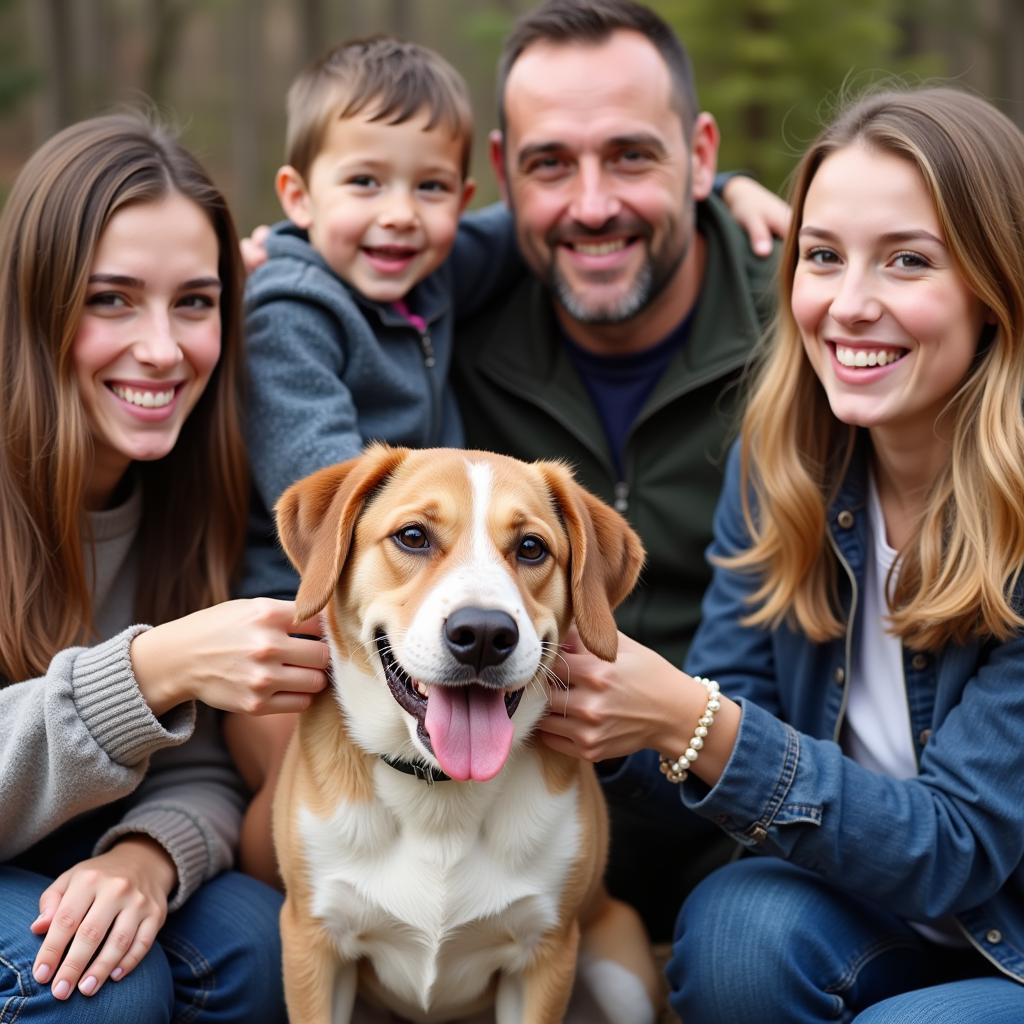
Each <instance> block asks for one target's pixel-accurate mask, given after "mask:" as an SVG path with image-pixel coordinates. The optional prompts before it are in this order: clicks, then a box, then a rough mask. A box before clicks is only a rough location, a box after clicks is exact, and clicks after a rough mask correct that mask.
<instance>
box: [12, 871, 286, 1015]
mask: <svg viewBox="0 0 1024 1024" xmlns="http://www.w3.org/2000/svg"><path fill="white" fill-rule="evenodd" d="M50 881H51V879H49V878H47V877H45V876H43V875H38V874H35V873H33V872H30V871H25V870H22V869H21V868H16V867H12V866H10V865H3V866H0V1024H171V1022H173V1024H193V1022H195V1024H229V1022H231V1024H234V1022H238V1024H242V1022H245V1024H284V1022H285V1021H286V1020H287V1017H286V1014H285V1008H284V992H283V989H282V983H281V942H280V937H279V931H278V913H279V911H280V908H281V896H280V894H279V893H277V892H275V891H274V890H273V889H271V888H270V887H269V886H266V885H264V884H263V883H262V882H257V881H256V880H255V879H253V878H249V877H247V876H246V875H241V874H238V873H237V872H233V871H232V872H226V873H225V874H222V875H218V876H217V877H216V878H213V879H211V880H210V881H209V882H207V883H206V884H205V885H203V886H201V887H200V888H199V889H198V891H196V892H195V893H193V895H192V897H191V898H190V899H189V900H188V902H187V903H186V904H185V906H184V907H182V908H181V909H180V910H177V911H175V912H174V913H172V914H169V915H168V917H167V920H166V922H165V923H164V926H163V928H162V929H161V930H160V934H159V935H158V936H157V942H156V943H155V944H154V945H153V947H152V948H151V949H150V951H149V952H148V953H147V954H146V956H145V957H144V959H143V960H142V963H140V964H139V965H138V967H136V968H135V970H134V971H132V972H131V974H129V975H128V976H127V977H125V978H124V979H122V980H121V981H118V982H114V981H110V980H108V981H107V982H106V983H105V984H104V985H103V987H102V988H101V989H100V990H99V992H97V993H96V995H94V996H88V997H87V996H83V995H82V994H81V993H80V992H78V991H77V989H76V990H75V991H73V992H72V994H71V997H70V998H69V999H67V1000H66V1001H64V1002H60V1001H58V1000H57V999H54V998H53V996H52V994H51V993H50V989H49V986H47V985H40V984H39V983H38V982H36V981H35V979H34V978H33V977H32V964H33V961H34V960H35V957H36V953H37V951H38V949H39V946H40V943H41V941H42V939H41V937H39V936H36V935H33V934H32V933H31V932H30V931H29V930H28V929H29V924H30V923H31V922H32V921H33V920H35V918H36V916H37V915H38V913H39V894H40V893H41V892H42V891H43V889H45V888H46V887H47V886H48V885H49V884H50Z"/></svg>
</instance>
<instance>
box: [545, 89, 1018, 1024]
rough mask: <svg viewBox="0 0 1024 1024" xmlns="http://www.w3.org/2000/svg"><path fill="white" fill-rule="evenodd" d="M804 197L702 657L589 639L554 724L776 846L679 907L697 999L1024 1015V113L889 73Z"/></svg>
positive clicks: (707, 1013) (715, 1011) (798, 189)
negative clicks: (615, 649)
mask: <svg viewBox="0 0 1024 1024" xmlns="http://www.w3.org/2000/svg"><path fill="white" fill-rule="evenodd" d="M792 200H793V226H792V228H791V231H790V233H789V236H788V238H787V240H786V245H785V249H784V253H783V260H782V264H781V272H780V273H781V284H782V287H781V296H780V298H781V301H780V308H779V315H778V323H777V326H776V328H775V330H774V333H773V334H772V336H771V337H770V339H769V340H768V343H767V346H766V348H765V351H764V355H763V359H762V360H761V363H760V365H759V367H758V370H757V373H756V375H755V378H754V382H753V388H752V391H751V394H750V399H749V404H748V405H747V408H746V412H745V415H744V418H743V422H742V429H741V435H740V439H739V442H738V444H737V446H736V448H735V450H734V451H733V453H732V455H731V457H730V460H729V466H728V471H727V475H726V484H725V488H724V491H723V494H722V497H721V500H720V503H719V506H718V511H717V514H716V521H715V539H714V542H713V544H712V546H711V549H710V554H711V558H712V561H713V563H714V565H715V570H714V576H713V580H712V583H711V586H710V588H709V590H708V592H707V595H706V597H705V601H704V606H703V618H702V623H701V626H700V629H699V630H698V632H697V635H696V638H695V640H694V644H693V647H692V649H691V651H690V654H689V656H688V658H687V662H686V670H687V671H686V672H681V671H679V670H678V669H676V668H675V667H674V666H671V665H669V664H667V663H666V662H664V661H662V660H661V659H659V658H657V656H656V655H654V654H653V653H652V652H650V651H647V650H645V649H644V648H641V647H639V645H637V644H634V643H632V642H630V641H628V640H625V639H624V640H623V646H622V648H621V649H620V655H619V659H618V662H617V663H616V664H615V665H614V666H602V665H601V664H600V663H599V662H597V661H596V660H595V659H594V658H593V657H591V656H590V655H588V654H586V653H585V652H582V651H576V652H570V653H568V654H567V655H566V662H567V664H566V667H565V671H564V675H565V677H566V679H567V681H568V691H567V694H566V695H559V696H557V697H556V698H555V704H556V707H557V709H558V711H559V712H562V711H563V709H564V714H558V715H554V714H553V715H552V716H550V718H549V719H548V725H547V729H548V737H549V739H550V742H551V743H552V744H553V745H555V746H557V747H559V748H560V749H566V750H575V751H576V752H577V753H578V754H582V755H583V756H586V757H590V758H594V759H598V758H607V757H613V756H620V755H623V754H631V753H633V752H634V751H637V750H639V749H640V748H649V750H654V751H660V753H661V755H662V757H661V758H660V762H661V769H662V771H663V773H664V774H665V775H666V776H667V778H668V781H669V782H670V783H679V784H680V785H678V786H677V787H672V788H670V787H668V786H666V785H665V784H664V782H663V781H662V780H660V779H659V778H658V771H657V767H656V766H657V765H658V762H659V758H658V756H657V755H654V756H653V757H652V756H650V755H649V754H648V755H647V756H643V755H636V756H634V757H632V758H630V759H629V762H628V763H627V765H626V766H625V768H624V769H623V774H624V775H630V774H632V773H638V774H639V775H640V778H641V783H640V784H641V785H646V786H647V792H648V793H649V794H651V797H652V800H653V799H654V797H655V795H656V794H657V793H658V792H660V793H662V794H666V793H671V792H672V789H675V790H676V792H678V794H679V797H680V798H681V799H678V800H675V801H674V807H673V806H672V804H671V803H668V802H664V801H663V802H662V804H661V806H660V810H661V811H662V812H663V813H673V814H686V813H689V812H696V813H697V814H699V815H701V816H703V817H705V818H707V819H708V820H711V821H714V822H716V823H717V824H718V825H720V826H721V827H722V828H723V829H724V830H725V831H726V832H727V833H728V834H729V835H731V836H732V837H734V838H735V839H736V841H737V842H738V843H739V845H740V847H741V848H742V849H744V850H746V851H749V852H750V853H758V854H762V855H763V856H756V857H744V858H741V859H739V860H737V861H735V862H734V863H731V864H729V865H727V866H725V867H723V868H719V869H718V870H717V871H715V872H713V873H712V874H711V875H709V876H708V877H707V878H706V879H705V880H704V881H703V882H701V883H700V885H698V886H697V888H696V889H694V891H693V893H692V894H691V895H690V896H689V898H688V899H687V900H686V902H685V903H684V905H683V909H682V913H681V914H680V917H679V920H678V923H677V931H676V945H675V950H674V955H673V958H672V960H671V962H670V964H669V968H668V973H669V977H670V981H671V983H672V986H673V992H672V1003H673V1006H674V1007H675V1008H676V1009H677V1010H678V1012H679V1013H680V1015H681V1016H682V1018H683V1019H684V1020H687V1021H700V1022H701V1024H712V1022H715V1021H723V1022H724V1021H728V1022H730V1024H745V1022H754V1021H758V1022H760V1021H787V1022H795V1024H810V1022H823V1021H826V1020H827V1021H836V1020H843V1021H851V1020H855V1021H857V1022H858V1024H868V1022H875V1021H878V1022H882V1021H885V1022H889V1021H901V1022H910V1021H921V1022H925V1021H927V1022H928V1024H953V1022H960V1021H966V1020H985V1021H986V1022H987V1024H994V1022H1007V1024H1009V1022H1017V1021H1021V1020H1024V771H1022V770H1021V753H1022V750H1024V578H1022V569H1024V405H1022V399H1024V134H1022V132H1021V131H1020V129H1019V128H1017V127H1016V126H1015V125H1014V124H1013V123H1012V122H1011V121H1010V120H1009V119H1008V118H1007V117H1005V116H1004V115H1002V114H1001V113H999V112H998V111H997V110H996V109H995V108H994V107H992V106H991V105H990V104H988V103H986V102H985V101H983V100H981V99H979V98H977V97H974V96H971V95H969V94H967V93H964V92H960V91H958V90H955V89H949V88H928V89H918V90H907V91H888V92H884V93H880V94H876V95H868V96H866V97H864V98H862V99H861V100H859V101H858V102H856V103H853V104H852V105H851V106H849V108H848V109H846V110H845V111H844V112H843V113H842V114H841V115H840V116H839V117H838V118H837V119H836V121H835V122H834V123H833V124H832V125H831V126H830V127H828V128H827V129H826V130H825V131H824V132H823V134H822V135H821V136H820V138H819V139H818V140H817V141H816V142H815V143H814V144H813V145H812V146H811V148H810V150H809V151H808V152H807V154H806V155H805V156H804V157H803V159H802V160H801V162H800V164H799V166H798V168H797V171H796V175H795V179H794V186H793V192H792ZM712 680H715V682H713V681H712ZM645 768H646V774H645V773H644V769H645ZM652 768H653V770H652Z"/></svg>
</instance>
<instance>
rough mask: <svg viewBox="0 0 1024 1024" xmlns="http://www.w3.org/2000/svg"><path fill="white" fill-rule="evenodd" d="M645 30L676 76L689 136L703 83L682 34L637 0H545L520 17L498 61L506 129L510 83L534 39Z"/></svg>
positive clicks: (583, 38)
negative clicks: (699, 84)
mask: <svg viewBox="0 0 1024 1024" xmlns="http://www.w3.org/2000/svg"><path fill="white" fill-rule="evenodd" d="M618 31H629V32H637V33H639V34H640V35H642V36H643V37H644V38H645V39H646V40H647V41H648V42H649V43H650V44H651V45H652V46H653V47H654V48H655V49H656V50H657V51H658V53H660V54H661V57H662V60H664V61H665V64H666V66H667V67H668V70H669V74H670V75H671V78H672V103H673V106H674V107H676V109H677V110H678V111H679V116H680V117H681V118H682V121H683V128H684V131H685V133H686V136H687V137H689V134H690V127H691V126H692V124H693V120H694V118H695V117H696V116H697V111H698V109H699V108H698V105H697V87H696V85H695V84H694V81H693V68H692V66H691V64H690V57H689V54H688V53H687V52H686V48H685V47H684V46H683V44H682V42H681V41H680V39H679V37H678V36H677V35H676V34H675V32H673V31H672V29H671V28H670V27H669V26H668V25H667V24H666V23H665V21H664V20H663V19H662V18H661V17H660V16H659V15H658V14H655V13H654V11H652V10H651V9H650V8H649V7H645V6H644V5H643V4H638V3H635V2H634V0H545V2H544V3H542V4H541V5H540V6H539V7H536V8H535V9H534V10H532V11H529V12H527V13H526V14H524V15H523V16H522V17H521V18H520V19H519V21H517V22H516V24H515V26H514V27H513V29H512V32H511V34H510V35H509V37H508V39H506V40H505V46H504V48H503V49H502V52H501V59H500V61H499V62H498V124H499V126H500V127H501V130H502V132H504V131H505V129H506V127H507V125H506V119H505V85H506V83H507V82H508V76H509V73H510V72H511V70H512V65H513V64H515V62H516V61H517V60H518V59H519V58H520V57H521V56H522V54H523V52H524V51H525V50H526V49H527V48H528V47H530V46H532V45H533V44H534V43H539V42H549V43H591V44H597V43H603V42H604V41H605V40H606V39H608V37H609V36H610V35H611V34H612V33H613V32H618Z"/></svg>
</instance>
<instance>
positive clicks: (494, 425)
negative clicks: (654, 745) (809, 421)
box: [452, 198, 775, 665]
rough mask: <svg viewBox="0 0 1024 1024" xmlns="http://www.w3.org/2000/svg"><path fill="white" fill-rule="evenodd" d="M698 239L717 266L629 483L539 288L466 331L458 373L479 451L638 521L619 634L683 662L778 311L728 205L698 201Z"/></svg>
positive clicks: (630, 468)
mask: <svg viewBox="0 0 1024 1024" xmlns="http://www.w3.org/2000/svg"><path fill="white" fill-rule="evenodd" d="M698 230H699V231H700V233H701V234H702V235H703V236H704V238H705V240H706V242H707V260H706V266H705V271H704V282H703V285H702V287H701V291H700V297H699V300H698V303H697V307H696V310H695V314H694V318H693V322H692V327H691V331H690V336H689V338H688V339H687V341H686V343H685V345H684V346H683V347H682V348H681V349H680V351H679V352H677V353H676V355H675V357H674V359H673V361H672V362H671V363H670V365H669V367H668V369H667V370H666V371H665V374H664V376H663V377H662V379H661V380H660V381H659V383H658V385H657V386H656V387H655V389H654V391H653V392H652V394H651V396H650V397H649V398H648V400H647V403H646V405H645V406H644V408H643V409H642V411H641V412H640V415H639V416H638V418H637V420H636V422H635V423H634V425H633V428H632V431H631V432H630V434H629V437H628V439H627V442H626V446H625V451H624V455H623V466H624V469H623V473H622V474H621V478H620V474H619V473H618V471H617V470H616V468H615V462H614V460H613V458H612V455H611V452H610V450H609V448H608V443H607V441H606V439H605V433H604V430H603V428H602V425H601V420H600V418H599V416H598V413H597V410H596V409H595V408H594V406H593V404H592V402H591V399H590V396H589V394H588V392H587V390H586V388H585V387H584V384H583V382H582V381H581V379H580V377H579V375H578V373H577V372H576V369H575V368H574V366H573V364H572V362H571V360H570V358H569V356H568V354H567V353H566V351H565V347H564V344H563V341H562V337H561V334H560V331H559V328H558V325H557V323H556V320H555V316H554V311H553V307H552V300H551V298H550V296H549V294H548V292H547V291H546V289H545V288H544V286H543V285H541V284H540V283H539V282H538V281H536V280H535V279H533V278H532V277H528V278H525V279H524V280H523V281H522V282H521V283H520V284H519V285H518V286H517V287H515V288H514V289H512V290H511V291H510V292H508V294H507V295H506V296H505V297H504V298H503V299H501V300H499V301H496V302H492V303H491V304H490V305H489V307H488V308H487V309H486V310H485V311H484V312H482V313H481V314H480V315H478V316H476V317H474V318H473V319H471V320H468V321H465V322H463V323H461V324H460V325H458V326H457V328H456V343H455V351H454V358H453V365H452V372H453V380H454V385H455V391H456V396H457V398H458V401H459V406H460V408H461V410H462V417H463V424H464V427H465V430H466V441H467V444H468V446H469V447H471V448H484V449H490V450H493V451H498V452H504V453H505V454H508V455H514V456H517V457H519V458H522V459H527V460H532V459H565V460H568V461H569V462H570V463H571V464H572V466H573V468H574V469H575V471H576V475H577V479H579V481H580V482H581V483H582V484H583V485H584V486H585V487H587V488H589V489H590V490H591V491H593V492H594V493H595V494H597V495H599V496H600V497H602V498H604V499H605V500H606V501H607V502H609V503H610V504H612V505H614V506H615V507H616V508H618V509H619V511H621V512H623V513H624V514H625V515H626V517H627V519H629V521H630V523H631V524H632V526H633V527H634V529H636V531H637V532H638V533H639V534H640V537H641V538H642V539H643V542H644V545H645V547H646V548H647V564H646V567H645V569H644V572H643V576H642V577H641V581H640V584H639V585H638V587H637V588H636V590H635V591H634V592H633V594H632V596H631V597H630V598H629V599H628V600H627V601H626V602H625V603H624V604H623V606H622V607H621V608H620V609H619V612H618V616H617V618H618V622H619V627H620V628H621V629H622V630H623V632H625V633H627V634H629V635H630V636H632V637H634V638H636V639H637V640H639V641H641V642H642V643H644V644H647V645H648V646H651V647H653V648H654V649H656V650H657V651H659V652H660V653H661V654H662V655H664V656H665V657H666V658H668V659H669V660H670V661H672V663H673V664H676V665H679V664H681V663H682V661H683V658H684V656H685V654H686V651H687V648H688V647H689V644H690V640H691V638H692V636H693V633H694V630H695V629H696V627H697V622H698V620H699V617H700V601H701V597H702V595H703V593H704V589H705V587H706V586H707V584H708V582H709V579H710V570H709V567H708V564H707V562H706V560H705V557H704V551H705V548H706V547H707V546H708V544H709V543H710V541H711V519H712V514H713V512H714V508H715V502H716V500H717V498H718V492H719V490H720V487H721V483H722V475H723V472H724V468H725V456H726V452H727V450H728V444H729V441H730V440H731V438H732V437H733V435H734V433H735V430H736V428H737V426H738V402H739V398H740V390H739V387H738V384H739V378H740V375H741V373H742V371H743V369H744V367H745V365H746V363H747V361H748V359H749V357H750V354H751V349H752V348H753V345H754V343H755V341H756V340H757V338H758V337H759V336H760V334H761V332H762V330H763V328H764V326H765V325H766V323H767V320H768V318H769V317H770V315H771V310H772V308H773V306H774V287H773V280H774V265H775V264H774V261H773V260H767V261H766V260H762V259H759V258H758V257H756V256H754V255H753V254H752V253H751V251H750V246H749V243H748V240H747V237H746V235H745V234H744V233H743V231H742V230H741V229H740V228H739V227H738V226H737V224H736V223H735V222H734V221H733V220H732V219H731V218H730V216H729V214H728V213H727V212H726V210H725V207H724V205H723V204H722V203H721V202H720V201H719V200H717V199H715V198H711V199H709V200H708V201H706V202H704V203H701V204H699V206H698Z"/></svg>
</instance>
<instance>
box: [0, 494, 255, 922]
mask: <svg viewBox="0 0 1024 1024" xmlns="http://www.w3.org/2000/svg"><path fill="white" fill-rule="evenodd" d="M140 515H141V494H140V493H139V492H138V491H136V493H135V494H134V495H133V496H132V498H130V499H129V501H128V502H126V503H125V504H124V505H123V506H121V507H119V508H116V509H112V510H110V511H106V512H100V513H93V514H91V516H90V526H91V528H92V532H93V536H94V538H95V542H96V569H95V578H94V579H93V580H92V584H93V593H94V598H95V606H96V621H97V626H98V630H99V632H100V635H101V636H103V637H105V639H104V640H103V641H102V642H100V643H98V644H96V645H95V646H93V647H73V648H69V649H68V650H65V651H61V652H60V653H59V654H57V655H56V656H55V657H54V658H53V660H52V661H51V663H50V666H49V668H48V669H47V672H46V674H45V675H44V676H41V677H40V678H38V679H30V680H27V681H25V682H20V683H13V684H11V685H8V686H6V687H4V688H3V689H0V806H2V807H3V824H4V827H3V828H0V861H7V860H10V859H12V858H14V857H18V856H19V855H21V860H22V862H23V863H27V864H28V866H32V857H31V848H32V847H33V846H34V845H35V844H36V843H38V842H40V841H41V840H43V839H44V838H45V837H47V836H49V835H50V834H51V833H53V832H54V831H55V830H57V829H58V828H60V827H61V826H64V825H66V824H67V823H69V822H71V821H72V820H73V819H76V821H75V824H76V825H77V826H78V828H79V829H80V828H86V829H88V827H89V817H88V816H89V815H90V812H93V811H96V810H97V809H99V808H101V807H108V805H110V804H112V803H113V802H115V801H120V803H119V804H118V807H117V810H118V812H119V814H120V818H119V820H118V821H117V822H116V824H115V825H114V826H113V827H107V828H104V827H103V826H100V825H97V826H96V832H97V836H96V843H95V846H94V849H93V853H94V854H98V853H102V852H103V851H105V850H107V849H109V848H110V847H111V846H113V845H114V843H115V842H116V841H117V839H118V838H119V837H121V836H123V835H126V834H129V833H143V834H145V835H148V836H151V837H152V838H153V839H155V840H156V841H157V842H158V843H160V844H161V846H163V847H164V848H165V849H166V850H167V852H168V853H169V854H170V856H171V858H172V859H173V861H174V864H175V867H176V868H177V872H178V885H177V888H176V889H175V891H174V893H173V894H172V900H171V903H170V909H172V910H175V909H177V908H178V907H180V906H181V905H182V904H183V903H184V902H185V900H186V899H188V897H189V896H190V895H191V894H192V893H193V892H194V891H195V890H196V888H197V887H198V886H199V885H200V884H201V883H202V882H204V881H206V880H207V879H209V878H211V877H212V876H213V875H215V874H217V873H218V872H220V871H222V870H224V869H225V868H227V867H229V866H230V865H231V862H232V857H233V850H234V847H235V845H236V842H237V837H238V830H239V827H240V823H241V815H242V810H243V808H244V806H245V790H244V788H243V787H242V784H241V781H240V779H239V778H238V775H237V773H236V772H235V770H234V767H233V766H232V763H231V760H230V758H229V756H228V754H227V751H226V749H225V748H224V745H223V743H222V741H221V738H220V730H219V724H218V721H217V715H216V713H215V712H214V711H212V710H210V709H208V708H205V707H204V706H203V705H196V704H193V703H189V704H183V705H179V706H178V707H176V708H174V709H172V710H171V711H170V712H169V713H168V714H166V715H164V716H163V717H162V718H160V719H157V718H156V717H154V715H153V713H152V712H151V711H150V709H149V706H148V705H147V704H146V702H145V700H144V699H143V697H142V694H141V692H140V691H139V688H138V685H137V683H136V681H135V677H134V675H133V674H132V664H131V658H130V656H129V645H130V643H131V640H132V638H133V637H134V636H135V635H136V634H137V633H140V632H141V631H142V630H144V629H147V628H148V627H147V626H143V625H134V626H129V625H128V624H129V623H130V622H131V621H132V596H133V594H134V587H135V578H136V572H137V569H138V566H137V562H136V557H137V556H136V551H135V545H134V538H135V534H136V532H137V528H138V523H139V517H140ZM126 627H127V628H126ZM79 816H82V817H79ZM104 817H105V818H106V816H104Z"/></svg>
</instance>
